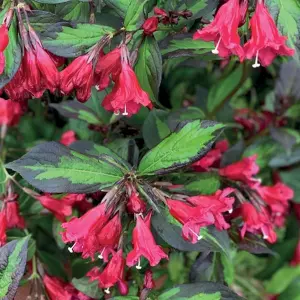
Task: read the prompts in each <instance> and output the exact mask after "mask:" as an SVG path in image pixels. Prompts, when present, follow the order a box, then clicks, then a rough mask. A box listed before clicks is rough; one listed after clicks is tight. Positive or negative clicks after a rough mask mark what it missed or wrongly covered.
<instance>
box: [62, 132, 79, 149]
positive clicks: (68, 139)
mask: <svg viewBox="0 0 300 300" xmlns="http://www.w3.org/2000/svg"><path fill="white" fill-rule="evenodd" d="M75 141H77V138H76V133H75V131H73V130H68V131H66V132H64V133H63V134H62V136H61V138H60V141H59V142H60V143H61V144H63V145H65V146H69V145H71V144H72V143H74V142H75Z"/></svg>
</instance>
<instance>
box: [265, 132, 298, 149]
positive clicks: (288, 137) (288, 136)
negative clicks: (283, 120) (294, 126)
mask: <svg viewBox="0 0 300 300" xmlns="http://www.w3.org/2000/svg"><path fill="white" fill-rule="evenodd" d="M270 133H271V137H272V138H273V139H274V140H275V141H276V142H278V143H279V144H281V145H282V146H283V147H284V149H285V150H286V151H290V150H291V149H292V148H293V146H294V145H295V144H296V143H297V136H295V135H294V133H293V131H291V130H288V128H274V127H271V128H270ZM296 134H298V133H297V132H296Z"/></svg>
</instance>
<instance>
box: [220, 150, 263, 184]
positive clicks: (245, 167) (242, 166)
mask: <svg viewBox="0 0 300 300" xmlns="http://www.w3.org/2000/svg"><path fill="white" fill-rule="evenodd" d="M256 159H257V155H256V154H255V155H252V156H249V157H245V158H243V159H242V160H240V161H238V162H235V163H233V164H231V165H228V166H226V167H224V168H222V169H220V170H219V174H220V175H221V176H224V177H227V178H229V179H232V180H237V181H242V182H244V183H246V184H248V185H249V186H250V187H254V186H256V185H258V184H259V183H260V181H259V180H258V179H255V178H252V176H253V175H256V174H257V173H258V172H259V167H258V165H257V164H256Z"/></svg>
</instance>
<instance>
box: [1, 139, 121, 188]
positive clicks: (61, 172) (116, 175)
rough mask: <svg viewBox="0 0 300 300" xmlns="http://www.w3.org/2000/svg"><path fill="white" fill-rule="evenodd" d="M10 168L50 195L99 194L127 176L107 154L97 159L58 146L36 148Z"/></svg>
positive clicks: (53, 144)
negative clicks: (96, 192) (98, 192)
mask: <svg viewBox="0 0 300 300" xmlns="http://www.w3.org/2000/svg"><path fill="white" fill-rule="evenodd" d="M7 167H8V168H10V169H12V170H14V171H17V172H18V173H20V174H21V175H22V176H23V177H24V178H25V179H26V180H27V181H28V182H29V183H30V184H32V185H33V186H34V187H36V188H38V189H40V190H42V191H44V192H49V193H68V192H70V193H88V192H95V191H98V190H100V189H103V188H106V187H109V186H112V185H113V184H115V183H116V182H117V181H119V180H120V179H121V178H122V177H123V176H124V173H123V171H122V170H121V169H122V166H120V165H119V164H118V162H116V161H115V160H114V159H113V158H112V157H110V156H108V155H104V154H103V155H102V156H101V157H99V158H98V159H97V158H95V157H92V156H86V155H83V154H81V153H79V152H76V151H74V150H71V149H69V148H67V147H65V146H63V145H61V144H59V143H56V142H47V143H43V144H40V145H38V146H36V147H34V148H33V149H31V151H30V152H28V153H27V154H25V155H24V156H23V157H21V158H20V159H18V160H16V161H14V162H11V163H9V164H8V165H7ZM123 169H124V168H123Z"/></svg>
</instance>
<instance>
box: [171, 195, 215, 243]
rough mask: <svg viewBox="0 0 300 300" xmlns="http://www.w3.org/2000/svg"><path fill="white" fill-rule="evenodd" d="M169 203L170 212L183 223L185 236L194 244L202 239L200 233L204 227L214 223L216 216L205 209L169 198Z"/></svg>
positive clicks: (183, 234)
mask: <svg viewBox="0 0 300 300" xmlns="http://www.w3.org/2000/svg"><path fill="white" fill-rule="evenodd" d="M167 205H168V207H169V211H170V214H171V215H172V216H173V217H174V218H175V219H176V220H177V221H178V222H180V223H181V224H182V225H183V227H182V236H183V238H184V239H185V240H187V241H190V242H191V243H193V244H195V243H197V242H198V241H199V240H201V239H202V236H201V234H199V232H200V229H201V228H202V227H206V226H208V225H211V224H214V221H215V219H214V216H213V215H212V214H211V213H209V212H207V211H206V210H205V209H202V208H200V207H194V206H191V205H188V204H186V203H183V202H181V201H177V200H172V199H167Z"/></svg>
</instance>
